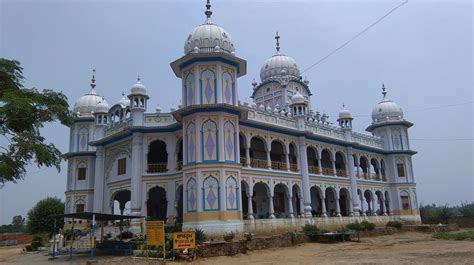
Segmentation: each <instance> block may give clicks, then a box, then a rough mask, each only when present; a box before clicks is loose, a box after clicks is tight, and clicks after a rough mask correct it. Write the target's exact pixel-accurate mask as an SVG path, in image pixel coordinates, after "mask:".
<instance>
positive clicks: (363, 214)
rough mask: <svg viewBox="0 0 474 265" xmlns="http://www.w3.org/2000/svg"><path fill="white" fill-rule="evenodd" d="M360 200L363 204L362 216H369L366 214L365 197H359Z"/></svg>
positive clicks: (361, 195)
mask: <svg viewBox="0 0 474 265" xmlns="http://www.w3.org/2000/svg"><path fill="white" fill-rule="evenodd" d="M359 199H360V202H361V204H360V209H361V211H362V216H367V214H366V213H365V205H364V204H365V203H364V201H365V197H364V195H363V194H362V193H361V194H360V195H359Z"/></svg>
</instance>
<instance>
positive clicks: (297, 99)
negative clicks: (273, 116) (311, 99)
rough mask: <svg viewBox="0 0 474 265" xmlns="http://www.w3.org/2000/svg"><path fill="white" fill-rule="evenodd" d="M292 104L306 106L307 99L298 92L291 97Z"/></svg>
mask: <svg viewBox="0 0 474 265" xmlns="http://www.w3.org/2000/svg"><path fill="white" fill-rule="evenodd" d="M291 103H292V104H305V103H306V99H305V98H304V96H303V95H301V93H300V92H296V93H295V94H294V95H293V96H292V97H291Z"/></svg>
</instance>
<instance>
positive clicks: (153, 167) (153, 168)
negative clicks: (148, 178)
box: [147, 163, 168, 173]
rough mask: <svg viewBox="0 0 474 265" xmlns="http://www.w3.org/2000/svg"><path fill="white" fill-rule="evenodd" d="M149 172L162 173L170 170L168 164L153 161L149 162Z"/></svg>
mask: <svg viewBox="0 0 474 265" xmlns="http://www.w3.org/2000/svg"><path fill="white" fill-rule="evenodd" d="M147 172H148V173H162V172H168V168H167V164H166V163H151V164H148V170H147Z"/></svg>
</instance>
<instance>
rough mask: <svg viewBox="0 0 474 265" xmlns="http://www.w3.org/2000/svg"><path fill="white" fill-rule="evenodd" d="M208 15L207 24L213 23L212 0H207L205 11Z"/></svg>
mask: <svg viewBox="0 0 474 265" xmlns="http://www.w3.org/2000/svg"><path fill="white" fill-rule="evenodd" d="M204 14H205V15H206V17H207V18H206V24H212V22H211V16H212V11H211V1H209V0H207V3H206V11H205V12H204Z"/></svg>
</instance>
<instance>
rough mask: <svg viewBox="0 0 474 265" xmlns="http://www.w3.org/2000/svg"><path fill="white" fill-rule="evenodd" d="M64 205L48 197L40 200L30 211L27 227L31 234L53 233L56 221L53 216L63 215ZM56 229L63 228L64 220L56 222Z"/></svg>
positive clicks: (56, 199)
mask: <svg viewBox="0 0 474 265" xmlns="http://www.w3.org/2000/svg"><path fill="white" fill-rule="evenodd" d="M63 213H64V203H63V202H62V201H61V200H60V199H58V198H56V197H47V198H46V199H42V200H40V201H39V202H38V203H36V205H35V206H34V207H33V208H31V209H30V210H29V211H28V218H27V220H28V221H27V227H28V232H30V233H31V234H36V233H42V232H47V233H51V232H52V231H53V227H54V220H53V219H52V218H51V217H50V216H51V215H56V214H63ZM56 222H57V223H56V227H62V226H63V224H64V223H63V219H62V218H59V219H57V220H56Z"/></svg>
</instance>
